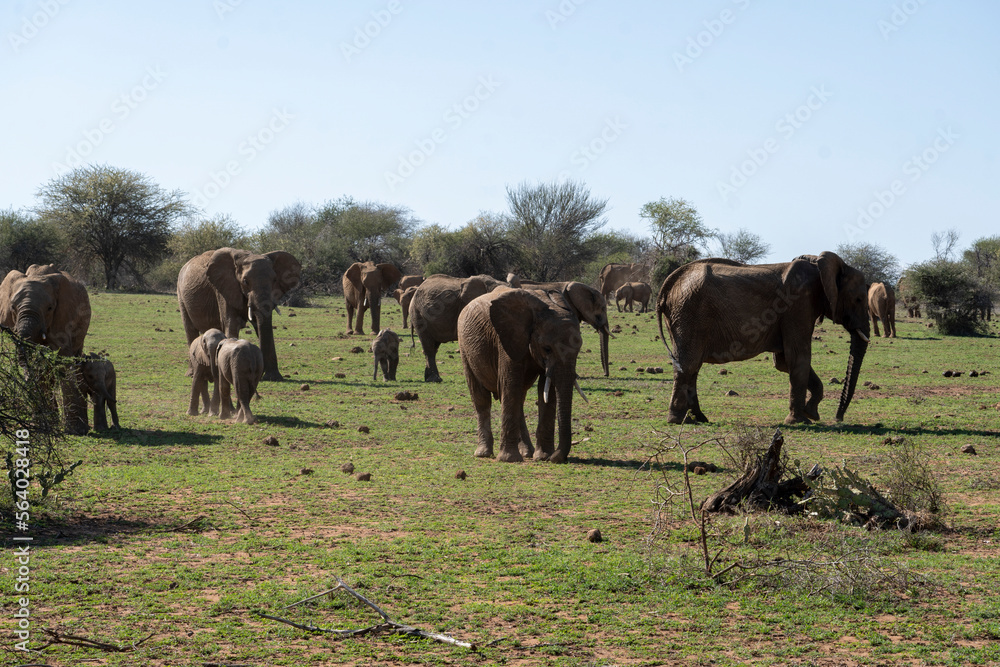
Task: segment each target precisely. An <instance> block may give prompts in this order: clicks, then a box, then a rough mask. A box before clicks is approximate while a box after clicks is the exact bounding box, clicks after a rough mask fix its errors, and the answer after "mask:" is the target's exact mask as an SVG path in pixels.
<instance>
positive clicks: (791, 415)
mask: <svg viewBox="0 0 1000 667" xmlns="http://www.w3.org/2000/svg"><path fill="white" fill-rule="evenodd" d="M803 356H804V355H802V354H799V353H797V352H795V351H794V350H789V349H786V350H785V352H775V353H774V367H775V368H777V369H778V370H779V371H782V372H784V373H788V382H789V385H790V392H789V399H788V416H787V417H785V423H786V424H811V423H812V421H811V420H810V419H809V415H808V413H807V411H806V390H807V389H808V388H809V387H810V385H811V386H812V388H813V389H815V387H816V385H817V384H819V385H820V387H821V388H820V392H822V385H821V383H819V377H818V376H817V377H816V381H815V383H814V382H813V376H816V373H815V372H814V371H813V369H812V367H811V366H810V365H809V362H810V359H809V356H808V355H805V358H804V359H803ZM820 398H822V395H821V396H820ZM818 402H819V401H818V400H817V403H818Z"/></svg>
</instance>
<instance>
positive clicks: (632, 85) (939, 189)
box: [0, 0, 1000, 265]
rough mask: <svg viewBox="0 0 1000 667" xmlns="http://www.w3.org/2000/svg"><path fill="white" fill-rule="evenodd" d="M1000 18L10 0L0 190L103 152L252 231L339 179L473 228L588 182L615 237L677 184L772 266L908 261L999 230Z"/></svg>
mask: <svg viewBox="0 0 1000 667" xmlns="http://www.w3.org/2000/svg"><path fill="white" fill-rule="evenodd" d="M998 25H1000V3H994V2H987V1H986V0H979V1H975V0H965V1H962V0H955V1H952V2H947V3H945V2H943V0H924V1H923V2H921V1H920V0H905V1H903V0H897V1H871V0H825V1H823V0H813V1H810V2H773V1H772V2H763V1H762V0H713V1H711V2H698V3H681V2H637V1H633V2H628V1H619V2H607V1H606V0H604V1H602V0H562V1H561V2H560V0H551V1H539V2H528V1H526V0H511V1H507V2H475V1H467V2H457V1H456V2H436V1H432V0H425V1H422V2H410V1H408V0H391V1H390V0H376V1H363V2H319V1H311V0H300V1H298V2H296V1H289V2H280V3H279V2H275V1H273V0H270V1H269V0H242V1H241V0H175V1H172V2H156V3H152V2H135V1H134V0H129V1H124V0H122V1H118V0H43V1H41V2H39V1H37V0H36V1H27V2H17V1H16V2H6V3H3V8H2V9H0V39H2V43H0V71H2V74H3V75H2V77H0V94H2V97H3V100H4V105H3V106H4V112H3V114H4V120H5V122H4V123H3V126H4V132H3V138H2V139H0V146H2V151H3V153H2V154H3V174H2V178H0V207H4V208H6V207H8V206H13V207H15V208H21V207H29V206H32V205H33V204H34V202H35V193H36V191H37V189H38V188H39V186H40V185H42V184H43V183H45V182H46V181H48V180H49V179H51V178H53V177H54V176H56V175H58V173H59V170H60V169H62V168H64V167H65V166H67V165H72V164H76V163H79V162H83V163H86V162H96V163H107V164H110V165H114V166H117V167H123V168H128V169H133V170H137V171H140V172H142V173H145V174H147V175H149V176H150V177H152V178H153V179H154V180H155V181H156V182H157V183H159V184H160V185H161V186H162V187H164V188H167V189H171V190H173V189H180V190H183V191H185V192H188V193H190V195H191V197H192V199H193V201H195V202H196V203H198V204H200V205H202V206H203V208H204V210H205V211H206V213H207V214H208V215H213V214H217V213H229V214H231V215H232V216H234V218H235V219H236V220H237V221H238V222H239V223H240V224H242V225H243V226H245V227H246V228H248V229H255V228H257V227H259V226H260V225H261V224H263V222H264V221H265V220H266V219H267V215H268V213H270V212H271V211H273V210H275V209H277V208H281V207H283V206H286V205H288V204H292V203H294V202H296V201H304V202H308V203H321V202H323V201H325V200H328V199H333V198H336V197H339V196H341V195H350V196H352V197H354V198H356V199H361V200H377V201H382V202H387V203H392V204H398V205H403V206H406V207H409V208H410V209H411V210H412V211H413V213H414V214H415V215H416V216H417V217H418V218H419V219H421V220H422V221H424V222H425V223H440V224H442V225H445V226H448V227H452V228H455V227H459V226H461V225H463V224H464V223H465V222H467V221H469V220H470V219H472V218H473V217H475V216H476V215H477V214H478V213H479V212H480V211H500V210H504V209H505V208H506V203H505V187H506V186H507V185H508V184H517V183H519V182H521V181H524V180H528V181H553V180H557V179H560V178H570V179H575V180H582V181H585V182H586V184H587V185H588V186H589V187H590V189H591V191H592V193H593V194H594V195H596V196H599V197H606V198H608V199H609V204H610V212H609V214H608V226H609V228H611V229H622V230H629V231H632V232H635V233H639V234H647V233H648V228H647V227H646V225H645V222H644V221H643V220H642V219H641V218H640V217H639V209H640V207H641V206H642V205H643V204H644V203H646V202H649V201H654V200H657V199H659V198H660V197H679V198H683V199H686V200H688V201H689V202H691V203H692V204H693V205H694V206H695V207H696V208H697V209H698V210H699V211H700V212H701V214H702V216H703V218H704V220H705V222H706V223H707V224H708V225H709V226H710V227H713V228H717V229H719V230H722V231H725V232H731V231H735V230H736V229H738V228H740V227H746V228H748V229H750V230H751V231H753V232H755V233H757V234H759V235H761V236H762V237H763V238H764V239H765V240H766V241H768V242H770V243H771V244H772V252H771V255H770V257H769V258H768V259H769V260H771V261H783V260H786V259H790V258H792V257H794V256H795V255H799V254H802V253H817V252H820V251H822V250H830V249H833V248H835V247H836V246H837V245H839V244H841V243H845V242H849V241H864V242H873V243H878V244H880V245H883V246H885V247H886V248H888V249H889V250H890V251H892V252H893V253H895V254H896V255H897V256H898V257H899V259H900V260H901V262H902V263H903V264H904V265H906V264H908V263H911V262H917V261H922V260H924V259H926V258H928V257H929V256H930V255H931V253H932V250H931V243H930V236H931V233H932V232H934V231H943V230H945V229H948V228H951V227H954V228H956V229H958V230H959V232H960V233H961V240H960V245H963V246H964V245H968V244H969V243H971V242H972V241H973V240H974V239H976V238H979V237H981V236H986V235H993V234H998V233H1000V229H998V227H997V225H996V224H995V220H996V212H997V211H998V210H1000V201H998V198H1000V187H998V185H997V174H998V169H997V167H998V165H997V153H998V148H1000V123H998V114H997V110H998V109H1000V104H998V101H1000V100H998V96H1000V85H998V83H1000V57H998V56H1000V40H998V39H997V37H996V30H997V26H998ZM366 33H367V34H366ZM213 175H214V176H213ZM220 184H221V185H220ZM859 211H860V212H867V216H862V215H861V214H860V213H859Z"/></svg>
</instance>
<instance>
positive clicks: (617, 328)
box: [611, 324, 622, 333]
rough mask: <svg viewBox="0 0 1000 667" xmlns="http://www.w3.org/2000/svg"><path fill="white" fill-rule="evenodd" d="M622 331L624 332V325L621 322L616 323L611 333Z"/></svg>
mask: <svg viewBox="0 0 1000 667" xmlns="http://www.w3.org/2000/svg"><path fill="white" fill-rule="evenodd" d="M621 332H622V327H621V325H620V324H616V325H615V326H614V328H613V329H611V333H621Z"/></svg>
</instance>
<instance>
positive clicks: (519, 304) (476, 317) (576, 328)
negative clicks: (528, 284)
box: [458, 289, 583, 463]
mask: <svg viewBox="0 0 1000 667" xmlns="http://www.w3.org/2000/svg"><path fill="white" fill-rule="evenodd" d="M582 342H583V340H582V338H581V337H580V322H579V320H577V319H576V317H575V316H574V315H572V314H571V313H569V312H568V311H567V310H565V309H560V310H557V309H554V308H551V307H550V306H548V305H547V304H546V303H545V301H543V300H542V299H541V298H539V297H538V296H537V295H536V293H533V292H531V291H529V290H525V289H500V290H496V291H494V292H492V293H490V294H486V295H483V296H481V297H478V298H476V299H475V300H473V301H472V302H471V303H470V304H469V305H468V306H466V308H465V309H464V310H462V312H461V314H460V315H459V317H458V347H459V350H460V351H461V353H462V365H463V366H464V369H465V380H466V382H467V384H468V386H469V393H470V394H471V395H472V403H473V405H474V406H475V408H476V418H477V424H478V426H477V434H478V443H479V444H478V447H477V448H476V456H479V457H490V456H493V430H492V428H491V425H490V404H491V402H492V398H493V397H495V398H497V399H499V400H500V452H499V454H498V455H497V460H498V461H506V462H516V461H523V460H524V458H525V457H527V456H531V455H532V454H533V455H534V458H535V459H536V460H544V459H548V460H549V461H552V462H553V463H563V462H565V461H566V458H567V457H568V456H569V450H570V444H571V430H572V416H573V389H574V387H576V388H577V389H579V385H578V384H577V380H576V359H577V355H579V353H580V346H581V344H582ZM543 375H544V378H545V379H544V382H539V385H538V428H537V430H536V431H535V439H536V444H537V449H534V450H533V448H532V446H531V439H530V437H529V435H528V432H527V426H526V423H525V419H524V401H525V398H526V397H527V393H528V389H530V388H531V385H532V384H534V383H535V380H537V379H539V377H540V376H543ZM553 399H555V400H554V401H553ZM557 415H558V422H559V446H558V448H556V447H555V423H556V419H557Z"/></svg>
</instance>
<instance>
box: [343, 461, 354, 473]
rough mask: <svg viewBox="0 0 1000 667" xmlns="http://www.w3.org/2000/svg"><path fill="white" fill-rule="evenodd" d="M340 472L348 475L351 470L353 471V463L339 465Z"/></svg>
mask: <svg viewBox="0 0 1000 667" xmlns="http://www.w3.org/2000/svg"><path fill="white" fill-rule="evenodd" d="M340 472H342V473H344V474H345V475H350V474H351V473H352V472H354V464H353V463H345V464H343V465H342V466H340Z"/></svg>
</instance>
